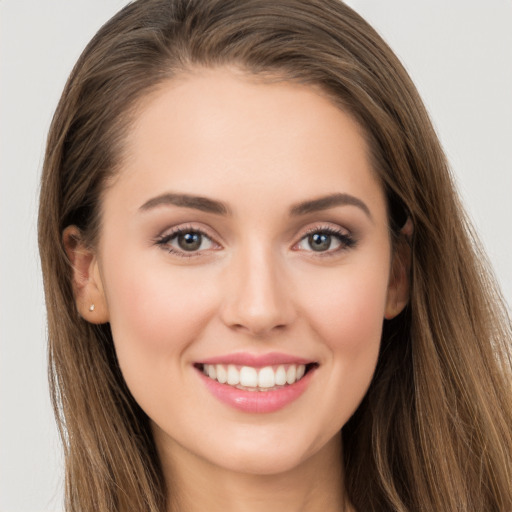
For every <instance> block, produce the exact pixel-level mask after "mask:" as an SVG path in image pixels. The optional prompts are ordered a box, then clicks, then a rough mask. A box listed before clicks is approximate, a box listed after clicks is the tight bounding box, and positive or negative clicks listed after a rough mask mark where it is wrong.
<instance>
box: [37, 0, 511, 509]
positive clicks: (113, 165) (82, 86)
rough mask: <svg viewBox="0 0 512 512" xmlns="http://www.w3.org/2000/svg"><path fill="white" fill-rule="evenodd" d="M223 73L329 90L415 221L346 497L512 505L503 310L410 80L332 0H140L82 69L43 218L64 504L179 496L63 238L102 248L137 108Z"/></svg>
mask: <svg viewBox="0 0 512 512" xmlns="http://www.w3.org/2000/svg"><path fill="white" fill-rule="evenodd" d="M222 65H230V66H237V67H239V68H240V69H242V70H244V71H246V72H248V73H252V74H255V75H259V76H267V77H274V79H277V78H279V79H282V80H290V81H298V82H300V83H304V84H311V85H314V86H316V87H320V88H321V89H323V91H324V92H326V93H327V94H329V96H330V97H331V98H332V100H333V102H335V103H336V104H337V105H339V106H340V108H342V109H343V110H344V111H346V112H349V113H350V114H351V115H352V116H354V118H355V119H356V120H357V121H358V122H359V123H360V124H361V126H362V127H363V129H364V131H365V134H366V136H367V139H368V142H369V145H370V148H371V154H372V159H373V167H374V170H375V172H376V173H377V175H378V176H379V177H380V180H381V182H382V186H383V187H384V190H385V191H386V194H387V198H388V206H389V217H390V227H391V231H392V232H393V233H394V234H395V235H394V236H395V238H396V237H398V236H399V228H400V225H401V224H403V221H404V220H405V217H406V216H408V217H409V218H410V219H411V220H412V223H413V225H414V235H413V237H412V239H411V240H410V244H411V258H412V262H411V298H410V303H409V305H408V307H407V308H406V309H405V310H404V311H403V312H402V313H401V314H400V315H399V316H398V317H396V318H395V319H393V320H390V321H386V322H385V325H384V330H383V338H382V345H381V353H380V357H379V362H378V365H377V369H376V372H375V376H374V379H373V381H372V384H371V386H370V389H369V391H368V393H367V395H366V396H365V398H364V400H363V402H362V403H361V405H360V406H359V408H358V410H357V411H356V413H355V414H354V416H353V417H352V418H351V419H350V420H349V422H348V423H347V424H346V425H345V427H344V428H343V431H342V436H343V443H344V454H343V457H344V466H345V482H344V483H343V482H340V485H343V484H344V485H345V487H346V490H347V493H348V497H349V499H350V500H351V501H352V503H353V504H354V506H355V507H356V509H357V510H360V511H364V512H369V511H379V512H382V511H400V512H405V511H419V510H425V511H434V510H435V511H443V510H445V511H455V510H457V511H465V512H469V511H472V512H482V511H511V510H512V485H511V482H512V433H511V425H512V403H511V396H512V393H511V391H512V390H511V375H512V370H511V366H512V365H511V360H510V340H511V339H512V334H511V325H510V320H509V318H508V316H507V310H506V308H505V306H504V305H503V300H502V298H501V296H500V294H499V292H498V291H497V286H496V284H495V282H494V280H493V277H492V273H491V272H490V271H489V269H488V264H487V262H486V259H485V256H484V255H483V254H482V252H481V250H480V249H479V245H478V242H477V240H476V237H475V235H474V233H473V231H472V229H471V226H470V224H469V223H468V221H467V218H466V217H465V215H464V213H463V210H462V208H461V205H460V204H459V201H458V198H457V195H456V192H455V191H454V186H453V183H452V179H451V176H450V172H449V170H448V166H447V163H446V160H445V157H444V154H443V152H442V150H441V147H440V144H439V142H438V139H437V137H436V135H435V132H434V130H433V128H432V125H431V123H430V121H429V118H428V115H427V113H426V111H425V108H424V106H423V104H422V102H421V100H420V98H419V96H418V94H417V91H416V89H415V87H414V85H413V84H412V82H411V81H410V79H409V77H408V75H407V73H406V72H405V70H404V69H403V67H402V66H401V64H400V62H399V61H398V59H397V58H396V57H395V55H394V54H393V52H392V51H391V50H390V49H389V48H388V46H387V45H386V44H385V43H384V41H383V40H382V39H381V38H380V37H379V35H378V34H377V33H376V32H375V31H374V30H373V29H372V28H371V27H370V26H369V25H368V24H367V23H366V22H365V21H364V20H363V19H362V18H361V17H360V16H358V15H357V14H356V13H355V12H354V11H352V10H351V9H350V8H349V7H347V6H346V5H344V4H343V3H341V2H339V1H338V0H280V1H279V2H276V1H275V0H138V1H135V2H133V3H131V4H129V5H128V6H127V7H125V8H124V9H123V10H122V11H120V12H119V13H118V14H117V15H116V16H114V18H112V19H111V20H110V21H109V22H108V23H107V24H106V25H104V26H103V27H102V28H101V29H100V31H99V32H98V33H97V34H96V36H95V37H94V38H93V40H92V41H91V42H90V43H89V45H88V46H87V48H86V49H85V51H84V52H83V54H82V56H81V57H80V59H79V61H78V62H77V64H76V66H75V68H74V69H73V71H72V73H71V76H70V78H69V80H68V83H67V85H66V87H65V90H64V92H63V95H62V98H61V100H60V103H59V105H58V108H57V111H56V113H55V116H54V119H53V123H52V126H51V129H50V133H49V137H48V143H47V151H46V158H45V162H44V171H43V177H42V187H41V202H40V212H39V245H40V252H41V259H42V268H43V275H44V284H45V294H46V302H47V308H48V326H49V368H50V381H51V389H52V398H53V404H54V408H55V411H56V416H57V420H58V424H59V428H60V431H61V435H62V439H63V442H64V449H65V460H66V503H67V510H69V511H71V510H73V511H75V510H76V511H84V512H85V511H91V512H92V511H93V510H94V511H98V510H105V511H107V510H108V511H127V510H147V511H151V512H157V511H160V512H163V511H164V510H165V508H166V495H167V493H168V490H167V489H165V485H164V480H163V476H162V471H161V468H160V465H159V461H158V457H157V454H156V450H155V446H154V442H153V439H152V436H151V432H150V429H149V425H148V419H147V417H146V415H145V414H144V413H143V411H142V410H141V409H140V408H139V406H138V405H137V404H136V403H135V401H134V400H133V398H132V396H131V395H130V393H129V391H128V389H127V388H126V385H125V383H124V381H123V378H122V375H121V372H120V370H119V367H118V365H117V361H116V356H115V352H114V349H113V343H112V336H111V333H110V329H109V326H108V324H105V325H101V326H95V325H91V324H89V323H87V322H86V321H85V320H83V319H82V318H81V317H80V315H79V314H78V313H77V310H76V307H75V302H74V298H73V291H72V285H71V268H70V263H69V260H68V258H67V257H66V253H65V251H64V248H63V245H62V241H61V239H62V232H63V230H64V228H65V227H66V226H69V225H72V224H74V225H77V226H78V227H79V228H80V230H81V231H82V233H83V235H84V237H85V238H86V239H87V240H88V241H89V243H91V244H94V241H95V238H96V234H97V232H98V230H99V229H100V227H101V218H100V213H101V212H100V199H101V192H102V190H103V189H104V188H105V187H106V186H108V182H109V178H110V177H111V176H113V175H114V174H115V173H116V172H117V171H118V169H119V167H120V166H121V156H122V152H123V143H124V139H125V135H126V133H127V131H128V130H129V128H130V122H131V120H132V119H133V116H134V115H135V114H136V112H137V108H138V107H139V106H140V104H141V101H142V99H143V98H144V97H146V96H147V94H148V93H149V92H150V91H152V90H153V89H154V88H155V87H157V86H158V85H159V84H161V83H162V82H163V81H167V80H172V78H173V77H174V76H176V75H179V74H180V73H182V72H186V71H187V70H189V69H193V68H201V67H215V66H222ZM171 491H172V490H171Z"/></svg>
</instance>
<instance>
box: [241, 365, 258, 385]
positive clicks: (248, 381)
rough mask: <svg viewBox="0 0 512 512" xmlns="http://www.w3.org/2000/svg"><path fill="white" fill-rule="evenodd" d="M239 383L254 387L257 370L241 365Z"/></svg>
mask: <svg viewBox="0 0 512 512" xmlns="http://www.w3.org/2000/svg"><path fill="white" fill-rule="evenodd" d="M240 384H241V385H242V386H246V387H248V388H255V387H256V386H257V385H258V372H257V371H256V368H252V367H250V366H242V369H241V370H240Z"/></svg>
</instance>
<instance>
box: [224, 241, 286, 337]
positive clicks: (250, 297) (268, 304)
mask: <svg viewBox="0 0 512 512" xmlns="http://www.w3.org/2000/svg"><path fill="white" fill-rule="evenodd" d="M278 260H279V258H278V257H277V256H276V255H274V254H272V252H271V251H270V250H264V249H262V248H259V249H257V250H253V251H251V250H247V251H245V252H244V253H243V254H240V255H238V256H236V257H234V261H232V262H231V264H230V266H229V270H228V271H227V275H226V283H225V296H224V302H223V307H222V308H221V317H222V321H223V322H224V324H225V325H227V326H228V327H229V328H231V329H235V330H238V331H241V332H245V333H247V334H251V335H253V336H257V337H264V336H268V335H270V333H272V332H274V331H278V330H283V329H285V328H286V327H288V326H289V325H290V324H291V323H292V322H293V321H294V319H295V316H296V315H295V308H294V306H293V300H292V290H291V283H290V281H289V280H287V279H286V272H284V271H283V270H284V269H283V263H282V262H280V261H278Z"/></svg>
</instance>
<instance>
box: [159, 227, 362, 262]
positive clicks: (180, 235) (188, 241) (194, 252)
mask: <svg viewBox="0 0 512 512" xmlns="http://www.w3.org/2000/svg"><path fill="white" fill-rule="evenodd" d="M154 242H155V244H156V245H158V246H160V247H161V248H162V249H165V250H166V251H167V252H169V253H171V254H173V255H176V256H178V257H182V258H190V257H197V256H201V255H203V254H204V253H205V252H210V251H216V250H220V249H222V246H221V245H220V244H218V243H217V242H216V241H215V240H214V238H213V237H212V236H211V235H210V234H209V233H207V232H206V231H205V230H203V229H199V228H197V227H194V226H180V227H177V228H175V229H173V230H172V231H171V232H170V233H166V234H165V235H162V236H159V237H157V238H156V239H155V240H154ZM356 244H357V241H356V240H355V238H354V237H353V236H352V235H351V234H350V233H349V232H347V231H345V230H343V229H341V228H335V227H333V226H322V225H321V226H315V227H312V228H310V229H308V230H307V231H306V232H305V233H303V234H302V236H301V238H300V240H299V241H298V242H296V243H295V244H294V245H293V246H292V250H293V251H304V252H309V253H311V255H312V256H316V257H328V256H334V255H337V254H339V253H340V252H342V251H346V250H348V249H351V248H353V247H355V246H356Z"/></svg>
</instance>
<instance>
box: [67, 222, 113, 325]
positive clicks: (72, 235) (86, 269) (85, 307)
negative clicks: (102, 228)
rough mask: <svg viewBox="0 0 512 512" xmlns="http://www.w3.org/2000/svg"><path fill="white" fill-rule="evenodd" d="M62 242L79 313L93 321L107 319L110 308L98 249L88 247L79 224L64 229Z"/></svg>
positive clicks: (102, 321) (102, 322) (101, 321)
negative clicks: (69, 267) (106, 297)
mask: <svg viewBox="0 0 512 512" xmlns="http://www.w3.org/2000/svg"><path fill="white" fill-rule="evenodd" d="M62 242H63V244H64V248H65V249H66V253H67V255H68V258H69V261H70V262H71V265H72V267H73V293H74V296H75V301H76V307H77V310H78V312H79V313H80V316H81V317H82V318H84V319H85V320H87V321H88V322H91V323H93V324H104V323H106V322H108V321H109V314H108V307H107V302H106V300H105V294H104V291H103V283H102V280H101V275H100V269H99V265H98V259H97V257H96V254H95V252H94V251H93V250H92V249H91V248H89V247H88V246H86V244H85V243H84V241H83V237H82V233H81V232H80V230H79V229H78V228H77V227H76V226H68V227H67V228H66V229H65V230H64V232H63V233H62Z"/></svg>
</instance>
